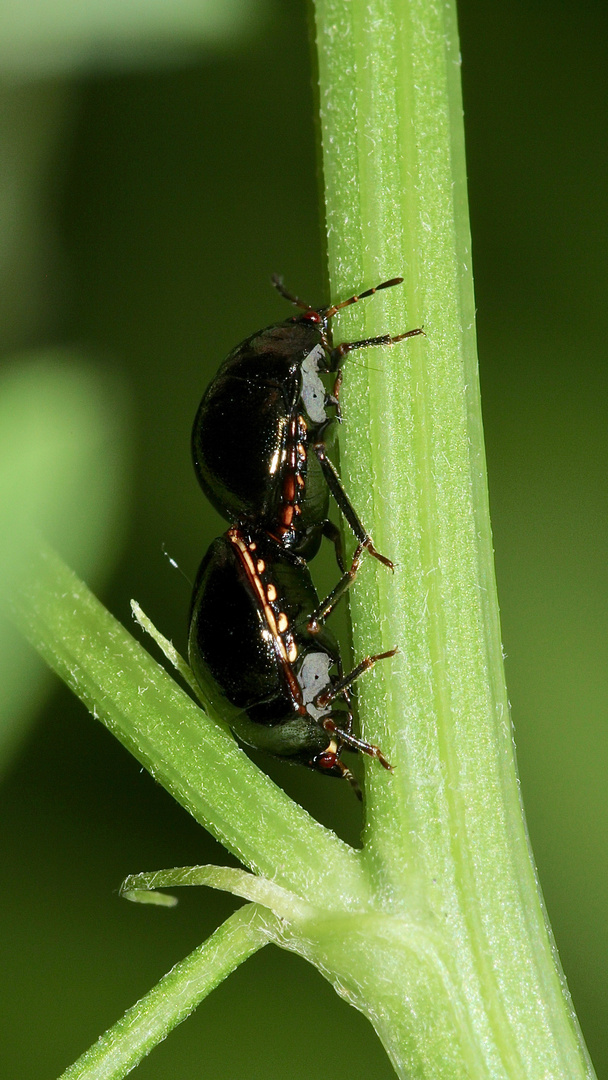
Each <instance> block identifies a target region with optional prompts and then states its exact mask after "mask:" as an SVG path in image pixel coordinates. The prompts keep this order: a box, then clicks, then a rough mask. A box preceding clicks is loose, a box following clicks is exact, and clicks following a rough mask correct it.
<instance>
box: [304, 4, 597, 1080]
mask: <svg viewBox="0 0 608 1080" xmlns="http://www.w3.org/2000/svg"><path fill="white" fill-rule="evenodd" d="M315 11H316V20H317V45H318V57H319V59H318V66H319V82H320V95H319V96H320V105H321V124H322V142H323V167H324V175H325V188H326V203H327V226H328V236H329V265H330V278H331V282H332V298H333V299H334V300H339V299H342V298H343V297H345V296H348V295H349V294H350V293H351V292H352V291H353V290H358V289H363V288H366V287H368V286H370V285H375V284H377V283H378V282H380V281H383V280H385V279H387V278H390V277H392V276H394V275H396V274H402V275H403V276H404V278H405V283H404V286H403V287H402V288H401V290H400V289H398V288H395V289H391V290H388V291H386V292H383V293H381V294H379V295H378V296H377V297H375V298H374V300H373V301H367V302H366V303H365V302H363V303H361V304H359V305H355V306H353V307H350V308H348V309H346V310H345V311H344V313H343V314H342V315H341V317H340V335H341V337H343V338H345V339H346V340H349V339H350V340H353V339H355V340H356V339H358V338H360V337H363V336H367V335H371V334H378V333H383V332H386V331H387V330H388V331H390V332H391V333H399V332H401V331H403V330H407V329H410V328H412V327H414V326H420V325H421V324H423V325H424V328H425V333H426V338H415V339H413V340H411V341H408V342H404V343H402V344H400V345H397V346H395V347H394V348H390V349H389V348H386V349H383V350H373V352H372V350H371V349H370V350H367V351H366V352H365V353H355V354H352V355H351V357H350V358H349V360H348V377H347V378H346V379H345V382H344V393H343V395H342V401H343V406H344V414H345V418H346V422H345V424H344V425H343V429H342V431H341V440H340V452H341V464H342V474H343V478H344V483H345V486H346V487H347V490H348V491H349V494H350V495H351V497H352V499H353V502H354V503H355V505H356V506H357V508H358V509H359V510H360V511H361V515H362V517H363V520H364V521H365V523H366V525H367V527H368V528H370V529H371V531H372V534H373V536H374V541H375V543H376V546H377V547H378V548H379V549H380V550H381V551H382V552H384V553H386V554H387V555H389V556H390V557H391V558H393V559H394V560H395V562H396V563H397V567H398V569H397V572H396V573H395V575H394V578H391V577H390V575H389V574H387V573H386V572H384V571H383V570H382V568H379V567H377V565H372V560H368V562H367V565H366V566H365V568H364V571H363V572H362V573H361V576H360V579H358V581H357V585H356V588H355V589H353V590H352V593H353V595H352V611H353V626H354V643H355V650H356V654H357V658H358V656H359V655H364V654H366V653H370V652H377V651H379V650H381V649H388V648H391V647H392V646H394V645H399V647H400V650H401V651H400V654H399V655H398V656H397V657H396V658H395V660H394V661H393V662H392V663H391V664H390V665H389V664H384V665H382V667H380V666H378V667H377V668H376V669H375V670H374V672H373V674H372V675H371V676H370V677H369V678H368V679H367V680H366V681H365V682H362V684H361V689H360V694H359V700H360V705H361V715H362V720H363V727H364V734H365V738H367V739H369V740H370V741H372V742H376V743H378V744H379V745H380V746H381V747H382V749H383V751H384V753H385V754H386V756H387V757H388V758H389V760H390V761H391V762H393V764H394V765H395V773H394V776H392V777H390V776H387V775H386V774H383V773H382V770H379V769H377V768H375V767H373V764H372V765H370V764H368V766H367V769H366V792H367V800H366V806H367V828H366V847H365V853H366V859H367V865H368V868H369V872H370V875H371V880H372V882H373V887H374V891H375V897H376V901H377V903H378V904H379V906H380V907H381V908H383V909H384V911H386V912H391V913H392V914H394V916H395V921H394V923H393V929H392V931H391V930H387V926H388V924H387V926H385V928H384V931H383V932H386V933H387V938H386V944H385V948H384V960H385V962H386V963H387V964H389V966H391V967H392V968H393V969H394V968H395V964H394V963H391V959H390V955H389V954H392V958H393V961H394V958H395V956H396V955H397V954H400V955H401V962H402V968H401V970H402V975H401V997H400V996H399V992H398V991H397V990H396V989H395V987H393V988H392V989H391V988H390V987H388V986H387V983H386V980H385V979H380V977H379V971H378V960H377V961H376V966H375V975H376V978H377V980H378V981H377V983H376V986H377V990H374V985H373V975H372V974H371V968H369V967H368V968H366V971H367V973H368V978H367V980H366V989H367V993H366V994H361V995H360V997H361V1000H363V999H365V998H366V999H367V1010H368V1012H375V1014H376V1017H377V1018H380V1021H379V1024H380V1026H379V1030H380V1032H381V1035H382V1038H383V1040H384V1042H385V1045H386V1046H387V1048H388V1050H389V1053H390V1054H391V1057H392V1059H393V1061H394V1062H395V1066H396V1068H397V1070H398V1071H399V1072H400V1074H402V1075H408V1076H410V1075H413V1076H425V1077H426V1076H428V1077H431V1076H432V1077H434V1078H435V1080H437V1078H438V1077H448V1076H450V1077H452V1076H454V1077H456V1076H458V1077H462V1076H463V1075H467V1076H468V1075H471V1076H476V1077H477V1076H492V1077H494V1076H509V1077H521V1078H522V1080H523V1077H526V1080H531V1078H534V1077H541V1076H542V1077H546V1076H548V1075H550V1076H552V1077H558V1076H564V1077H566V1076H567V1077H574V1076H585V1075H590V1074H591V1066H590V1063H589V1061H588V1058H587V1056H586V1051H585V1048H584V1044H583V1042H582V1038H581V1036H580V1033H579V1031H578V1026H577V1024H576V1020H575V1018H574V1014H573V1012H572V1007H571V1003H570V1000H569V997H568V994H567V991H566V990H565V986H564V983H563V981H562V977H561V973H560V970H559V964H558V961H557V957H556V954H555V951H554V947H553V943H552V940H551V936H550V932H549V930H548V925H547V922H546V919H545V915H544V910H543V905H542V900H541V897H540V892H539V889H538V884H537V881H536V877H535V872H534V867H533V863H532V860H531V856H530V852H529V848H528V844H527V837H526V831H525V825H524V821H523V815H522V811H521V806H520V800H519V793H518V787H517V781H516V773H515V767H514V759H513V750H512V735H511V728H510V721H509V710H508V703H507V698H506V692H505V683H504V674H503V666H502V655H501V642H500V631H499V618H498V607H497V600H496V589H495V583H494V571H493V560H492V547H491V533H490V524H489V515H488V502H487V491H486V480H485V464H484V452H483V442H482V426H481V412H480V404H479V389H478V380H477V370H476V358H475V337H474V300H473V287H472V276H471V258H470V237H469V226H468V219H467V205H466V187H465V166H464V139H463V127H462V104H461V97H460V81H459V54H458V37H457V27H456V13H455V7H454V4H453V3H452V2H447V3H441V4H436V3H433V2H431V0H371V2H370V0H349V2H348V3H344V2H343V0H316V2H315ZM401 918H405V919H406V920H407V924H408V925H407V927H406V931H405V937H402V935H401V932H400V930H399V920H400V919H401ZM410 920H413V921H414V922H415V923H417V925H418V933H417V934H416V935H413V934H412V932H411V925H410ZM388 941H390V942H391V944H390V946H389V945H388ZM379 948H381V946H379ZM363 951H364V952H365V950H363ZM369 959H370V958H369V956H368V957H367V962H368V963H369ZM396 967H397V970H396V971H395V978H396V980H397V982H399V979H400V976H399V974H398V971H399V965H397V966H396ZM442 1000H443V1006H442V1004H441V1002H442ZM404 1001H407V1002H408V1004H407V1005H406V1006H405V1008H404V1005H403V1003H404ZM360 1007H365V1006H364V1005H363V1006H360ZM395 1010H397V1012H396V1011H395Z"/></svg>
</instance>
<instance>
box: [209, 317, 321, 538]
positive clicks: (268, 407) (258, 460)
mask: <svg viewBox="0 0 608 1080" xmlns="http://www.w3.org/2000/svg"><path fill="white" fill-rule="evenodd" d="M318 370H321V371H323V370H328V364H327V360H326V356H325V350H324V347H323V344H322V332H321V330H320V329H319V326H317V325H314V324H311V323H310V322H307V321H306V320H300V319H297V320H295V321H294V320H293V319H290V320H288V321H287V322H285V323H280V324H278V325H276V326H270V327H267V328H265V329H264V330H260V331H258V332H257V333H256V334H253V335H252V336H251V337H249V338H247V339H246V340H245V341H243V342H241V344H240V345H238V346H237V347H236V348H235V349H234V350H233V351H232V352H231V353H230V354H229V356H228V357H227V359H226V360H225V361H224V363H223V364H222V366H221V367H220V369H219V371H218V373H217V375H216V377H215V378H214V379H213V381H212V382H211V383H210V385H209V387H208V388H207V391H206V392H205V394H204V396H203V399H202V401H201V404H200V406H199V409H198V412H197V415H196V419H195V421H194V427H193V430H192V453H193V459H194V467H195V471H196V475H197V477H198V480H199V482H200V484H201V487H202V489H203V491H204V492H205V494H206V495H207V497H208V498H209V499H210V501H211V502H212V503H213V505H214V506H215V507H216V509H217V510H218V511H219V512H220V513H221V514H222V515H223V516H224V517H225V518H226V519H227V520H228V521H230V522H234V523H240V524H252V525H254V526H256V527H259V528H262V529H265V530H266V531H268V532H270V533H271V534H272V535H274V536H275V537H276V539H278V540H279V541H280V542H281V543H282V544H283V545H284V546H285V547H286V548H289V549H290V550H292V551H295V552H297V553H298V554H300V555H302V556H303V557H305V558H307V559H309V558H311V557H312V556H313V555H314V554H316V551H317V550H318V547H319V544H320V542H321V524H322V522H323V520H324V519H325V518H326V517H327V512H328V505H329V491H328V487H327V483H326V481H325V479H324V478H323V475H322V472H321V468H320V466H319V462H318V460H317V458H316V456H315V454H314V453H309V451H308V447H309V443H310V441H311V439H314V438H316V437H317V436H318V434H319V432H320V431H321V430H323V441H324V443H325V444H327V442H328V438H331V435H330V431H331V427H332V426H333V425H332V423H331V421H332V418H331V417H330V416H328V415H327V413H326V409H325V403H326V392H325V388H324V387H323V384H322V382H321V380H320V378H319V375H318V373H317V372H318Z"/></svg>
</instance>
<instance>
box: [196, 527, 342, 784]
mask: <svg viewBox="0 0 608 1080" xmlns="http://www.w3.org/2000/svg"><path fill="white" fill-rule="evenodd" d="M318 603H319V598H318V596H317V593H316V590H315V588H314V585H313V583H312V579H311V577H310V573H309V571H308V568H307V567H306V565H305V564H304V563H303V562H302V560H300V559H298V558H297V557H294V556H293V555H292V554H291V553H290V552H288V551H286V550H285V549H284V548H283V547H282V546H281V545H279V544H277V543H276V542H275V541H273V540H272V539H271V538H270V537H268V536H267V535H266V534H264V533H263V532H261V531H259V530H251V529H243V528H232V529H230V530H229V531H228V532H227V533H226V534H225V535H224V536H221V537H219V538H218V539H217V540H214V541H213V543H212V544H211V547H210V548H209V550H208V552H207V554H206V555H205V558H204V559H203V562H202V564H201V566H200V569H199V572H198V575H197V579H196V582H195V586H194V593H193V600H192V609H191V614H190V634H189V642H188V656H189V661H190V665H191V667H192V670H193V671H194V674H195V676H196V679H197V681H198V682H199V684H200V686H201V688H202V690H203V692H204V694H205V696H206V697H207V698H208V699H209V701H210V702H211V703H212V704H213V705H214V706H215V707H216V708H218V710H219V711H220V712H221V714H222V715H223V716H225V718H226V720H227V722H228V723H229V725H230V727H231V728H232V729H233V731H234V732H235V734H236V735H237V736H238V738H240V739H241V741H242V742H244V743H247V744H248V745H250V746H253V747H256V748H258V749H261V750H265V751H267V752H269V753H271V754H274V755H276V756H278V757H289V758H291V759H292V760H294V761H298V762H300V763H302V764H305V765H309V766H311V767H312V768H320V766H319V765H317V764H315V758H316V757H318V755H321V754H323V753H324V752H325V751H327V749H328V748H329V746H330V743H331V738H330V736H329V735H328V733H327V732H326V731H324V730H323V728H322V726H321V725H320V724H319V723H318V722H317V719H318V716H319V715H320V713H321V710H315V708H314V705H312V704H311V699H312V696H313V695H314V694H316V693H318V692H321V691H322V690H324V689H325V688H326V687H327V686H329V685H331V678H332V676H331V674H330V669H331V670H333V671H334V672H335V675H336V677H337V676H338V675H340V674H341V670H342V665H341V660H340V652H339V647H338V644H337V642H336V640H335V638H334V637H333V635H332V634H331V632H330V631H328V630H327V629H326V628H323V629H322V630H321V631H320V632H319V633H316V634H312V633H310V631H309V630H308V628H307V620H308V618H309V615H310V613H311V612H312V611H313V610H315V608H316V607H317V606H318ZM304 670H306V671H307V672H308V687H307V685H306V683H307V679H306V678H304V677H303V671H304ZM311 670H312V671H313V672H314V671H315V670H318V672H319V675H316V674H315V675H314V676H313V678H318V680H319V681H318V685H315V686H314V687H313V688H312V689H311V687H310V682H311V676H310V671H311ZM307 690H308V692H307ZM326 711H329V710H326ZM323 771H324V772H325V774H326V775H335V776H342V775H343V770H341V769H339V768H337V767H336V768H334V769H328V768H327V767H324V768H323Z"/></svg>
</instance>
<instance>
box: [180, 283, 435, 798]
mask: <svg viewBox="0 0 608 1080" xmlns="http://www.w3.org/2000/svg"><path fill="white" fill-rule="evenodd" d="M401 281H402V279H401V278H393V279H391V280H390V281H386V282H383V283H382V284H381V285H379V286H377V287H376V288H373V289H368V290H366V291H365V292H363V293H361V294H360V296H352V297H350V298H349V299H348V300H345V301H344V302H343V303H341V304H336V305H333V306H331V307H327V308H322V309H319V310H316V309H314V308H311V307H309V306H308V305H306V304H304V303H303V302H302V301H300V300H299V299H298V298H297V297H295V296H292V295H291V294H289V293H288V292H286V290H285V289H284V288H283V286H282V284H281V283H280V281H279V280H278V279H274V284H275V286H276V287H277V288H278V290H279V292H281V294H282V295H283V296H285V297H286V299H288V300H290V301H291V302H292V303H294V304H296V305H297V306H298V307H300V308H302V309H303V314H301V315H296V316H294V317H292V318H290V319H288V320H286V321H285V322H282V323H278V324H277V325H275V326H270V327H267V328H265V329H264V330H260V331H258V332H257V333H256V334H253V335H252V336H251V337H249V338H247V339H246V340H245V341H243V342H242V343H241V344H240V345H238V346H237V347H236V348H235V349H234V350H233V351H232V352H231V353H230V354H229V355H228V357H227V358H226V360H225V361H224V363H223V364H222V366H221V368H220V370H219V372H218V374H217V375H216V377H215V379H214V380H213V381H212V382H211V384H210V386H209V387H208V389H207V391H206V393H205V395H204V396H203V399H202V401H201V404H200V406H199V409H198V412H197V416H196V419H195V423H194V428H193V433H192V450H193V458H194V465H195V470H196V474H197V477H198V479H199V482H200V484H201V487H202V488H203V491H204V492H205V494H206V495H207V496H208V497H209V499H210V500H211V502H212V503H213V505H214V506H215V507H216V509H218V510H219V512H220V513H221V514H222V515H223V516H224V517H225V518H227V520H228V521H229V522H230V523H231V525H232V527H231V528H230V529H229V530H228V532H227V533H226V534H225V535H224V536H222V537H220V538H219V539H217V540H215V541H214V542H213V544H212V545H211V547H210V548H209V551H208V552H207V554H206V556H205V558H204V560H203V563H202V564H201V567H200V570H199V572H198V576H197V579H196V582H195V586H194V592H193V598H192V607H191V614H190V635H189V659H190V664H191V667H192V669H193V671H194V673H195V675H196V678H197V680H198V681H199V683H200V684H201V686H202V688H203V690H204V691H205V693H206V694H207V696H208V697H209V699H210V700H211V701H213V702H214V703H217V704H218V706H219V708H220V711H221V712H222V713H223V714H224V715H225V716H226V719H227V721H228V723H229V724H230V726H231V727H232V729H233V730H234V732H235V734H236V735H237V736H238V737H239V738H240V739H241V741H242V742H245V743H247V744H249V745H250V746H254V747H257V748H259V749H263V750H266V751H268V752H269V753H272V754H275V755H276V756H279V757H288V758H290V759H292V760H294V761H298V762H301V763H302V764H305V765H307V766H309V767H311V768H313V769H318V770H320V771H322V772H324V773H325V774H326V775H329V776H343V777H345V778H347V779H348V780H349V781H350V782H351V783H352V784H353V786H354V787H355V789H356V790H357V791H358V788H357V784H356V781H355V780H354V778H353V776H352V774H351V773H350V771H349V770H348V769H347V767H346V766H345V765H344V764H343V762H342V761H341V757H340V755H341V752H342V749H343V748H344V747H345V746H347V747H348V748H350V749H353V750H360V751H362V752H364V753H367V754H370V755H371V756H373V757H376V758H378V760H379V761H380V762H381V763H382V764H383V765H384V766H385V767H386V768H390V766H389V764H388V762H387V761H386V758H385V757H384V755H383V754H382V752H381V751H380V749H379V748H378V747H376V746H373V745H371V744H370V743H366V742H364V741H363V740H361V739H357V738H356V737H355V736H354V735H353V734H352V723H353V720H352V713H351V710H350V694H349V688H350V686H351V685H352V683H353V682H354V681H355V679H356V678H358V677H359V675H361V674H362V672H363V671H365V670H367V669H368V668H370V667H371V666H372V665H373V664H374V663H375V662H376V661H377V660H380V659H384V658H385V657H388V656H392V655H394V652H395V650H391V651H390V652H387V653H380V654H378V655H377V656H372V657H368V658H366V659H365V660H363V661H362V662H361V663H360V664H358V665H357V667H356V668H355V669H354V670H353V671H351V672H349V673H348V674H346V675H345V674H344V672H343V668H342V661H341V657H340V650H339V646H338V643H337V641H336V639H335V638H334V636H333V634H331V633H330V631H329V630H328V629H327V627H325V625H324V623H325V619H326V618H327V617H328V615H329V614H330V613H331V611H332V610H333V608H334V607H335V605H336V604H337V603H338V601H339V600H340V599H341V597H342V596H343V595H344V594H345V592H346V591H347V589H348V588H349V586H350V585H351V583H352V581H353V580H354V578H355V576H356V573H357V570H358V567H359V563H360V559H361V555H362V552H363V550H364V549H367V551H369V553H370V554H371V555H373V556H374V557H375V558H377V559H379V560H380V561H381V562H382V563H384V564H385V565H386V566H388V567H390V568H391V569H392V563H391V562H390V560H389V559H388V558H386V557H385V556H384V555H381V554H380V553H379V552H378V551H376V549H375V547H374V545H373V542H372V539H371V537H370V535H369V534H368V533H367V532H366V530H365V529H364V527H363V525H362V523H361V521H360V519H359V517H358V515H357V513H356V511H355V509H354V507H353V505H352V503H351V501H350V499H349V498H348V495H347V494H346V492H345V491H344V488H343V487H342V484H341V482H340V479H339V477H338V474H337V472H336V470H335V468H334V466H333V464H332V462H331V458H330V456H329V453H328V448H329V449H331V444H332V440H333V435H334V431H335V427H336V419H339V417H340V403H339V392H340V385H341V382H342V373H341V370H340V364H341V361H342V359H343V358H344V357H345V356H346V355H347V354H348V353H349V352H351V351H352V350H354V349H361V348H365V347H368V346H373V345H388V344H394V343H396V342H398V341H402V340H404V339H405V338H409V337H414V336H415V335H417V334H421V333H422V330H420V329H416V330H410V331H409V332H407V333H405V334H399V335H397V336H396V337H391V336H389V335H388V334H386V335H382V336H380V337H372V338H365V339H362V340H360V341H354V342H346V343H344V344H341V345H338V346H337V347H335V348H334V346H333V342H332V334H331V324H330V320H331V318H332V317H333V316H334V315H335V314H336V312H338V311H339V310H340V309H341V308H344V307H346V306H347V305H349V304H353V303H355V302H356V301H357V300H360V299H362V298H363V297H366V296H371V295H372V294H373V293H375V292H377V291H378V289H384V288H389V287H391V286H393V285H397V284H399V283H400V282H401ZM323 373H333V374H334V385H333V388H332V392H331V393H329V392H327V391H326V389H325V386H324V385H323V382H322V380H321V374H323ZM330 493H331V495H333V497H334V498H335V500H336V503H337V504H338V506H339V508H340V510H341V512H342V513H343V514H344V517H345V518H346V520H347V522H348V524H349V525H350V527H351V529H352V530H353V532H354V534H355V537H356V539H357V549H356V551H355V556H354V558H353V560H352V563H351V565H350V567H349V569H348V570H345V565H344V558H343V554H342V545H341V539H340V533H339V531H338V529H337V528H336V526H335V525H334V524H333V523H332V522H331V521H330V520H329V518H328V516H327V515H328V510H329V496H330ZM323 536H326V537H328V538H329V539H330V540H331V541H332V542H333V543H334V546H335V550H336V558H337V561H338V565H339V567H340V570H341V572H342V576H341V578H340V580H339V582H338V584H337V585H336V587H335V588H334V589H333V590H332V592H331V593H330V595H329V596H328V597H327V598H326V599H325V600H324V601H323V602H320V600H319V597H318V596H317V593H316V590H315V588H314V585H313V582H312V578H311V576H310V572H309V570H308V565H307V562H308V560H310V559H311V558H312V557H313V556H314V555H315V554H316V553H317V551H318V549H319V546H320V544H321V539H322V537H323Z"/></svg>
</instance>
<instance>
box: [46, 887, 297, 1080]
mask: <svg viewBox="0 0 608 1080" xmlns="http://www.w3.org/2000/svg"><path fill="white" fill-rule="evenodd" d="M276 925H277V920H276V919H275V917H274V916H273V915H271V914H270V912H269V911H268V910H267V909H265V908H260V907H259V906H258V905H257V904H246V905H245V907H242V908H240V909H239V910H238V911H235V913H234V915H231V916H230V918H228V919H226V922H225V923H223V924H222V925H221V926H220V927H218V929H217V930H216V931H215V933H214V934H212V935H211V937H210V938H209V939H208V940H207V941H204V942H203V944H202V945H199V947H198V948H197V949H195V950H194V952H192V953H190V955H189V956H187V957H186V958H185V959H184V960H182V961H181V962H180V963H179V964H176V965H175V967H174V968H172V969H171V971H169V972H168V973H167V974H166V975H165V976H164V977H163V978H162V979H161V980H160V982H159V983H157V985H156V986H155V987H154V988H153V989H152V990H151V991H150V993H149V994H146V995H145V997H143V998H141V1000H140V1001H138V1002H137V1004H136V1005H134V1006H133V1008H131V1009H129V1010H128V1011H127V1012H126V1013H125V1015H124V1016H123V1017H122V1018H121V1019H120V1020H119V1021H118V1023H116V1024H114V1026H113V1027H111V1028H109V1029H108V1031H106V1032H105V1034H104V1035H102V1036H101V1038H100V1039H98V1040H97V1042H95V1043H93V1045H92V1046H91V1048H90V1049H89V1050H87V1051H86V1053H84V1054H83V1055H82V1057H79V1058H78V1060H77V1061H75V1062H74V1064H73V1065H71V1066H70V1068H69V1069H67V1070H66V1071H65V1072H64V1073H62V1076H61V1078H60V1080H121V1077H123V1076H126V1075H127V1074H128V1073H130V1072H131V1070H132V1069H134V1068H135V1066H136V1065H138V1064H139V1062H140V1061H141V1059H142V1058H143V1057H145V1056H146V1054H147V1053H148V1052H149V1051H150V1050H151V1049H152V1047H154V1046H157V1045H158V1043H159V1042H161V1041H162V1040H163V1039H164V1038H166V1036H167V1035H168V1034H169V1032H170V1031H171V1030H172V1029H173V1028H174V1027H176V1025H177V1024H181V1022H182V1020H185V1019H186V1017H187V1016H189V1015H190V1013H191V1012H192V1011H193V1010H194V1009H195V1008H196V1006H197V1005H198V1004H199V1002H201V1001H202V1000H203V998H205V997H206V996H207V994H210V993H211V991H212V990H214V989H215V987H216V986H217V985H218V984H219V983H220V982H222V980H223V979H225V978H226V976H227V975H229V974H230V973H231V972H232V971H234V969H235V968H236V967H238V965H239V964H242V963H243V961H244V960H247V959H248V958H249V957H250V956H251V955H252V953H254V952H257V951H258V949H261V948H263V946H264V945H266V944H267V943H268V941H270V940H271V939H272V936H273V934H274V932H275V929H276Z"/></svg>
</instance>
